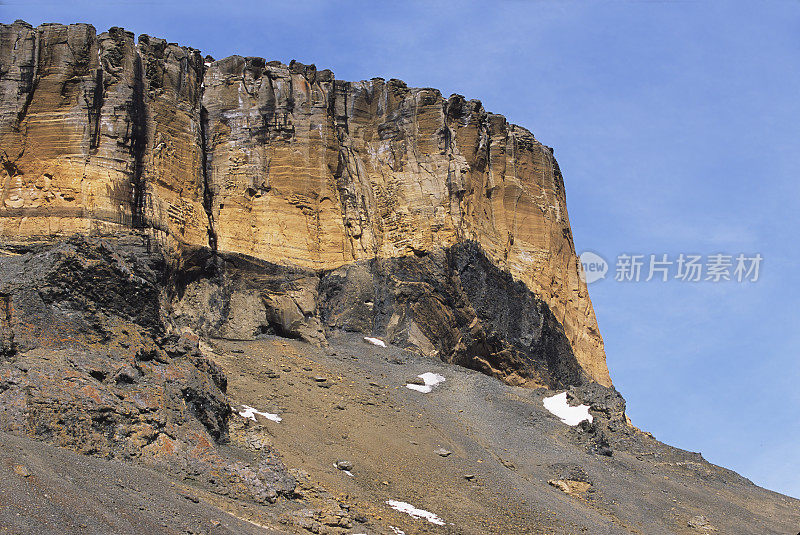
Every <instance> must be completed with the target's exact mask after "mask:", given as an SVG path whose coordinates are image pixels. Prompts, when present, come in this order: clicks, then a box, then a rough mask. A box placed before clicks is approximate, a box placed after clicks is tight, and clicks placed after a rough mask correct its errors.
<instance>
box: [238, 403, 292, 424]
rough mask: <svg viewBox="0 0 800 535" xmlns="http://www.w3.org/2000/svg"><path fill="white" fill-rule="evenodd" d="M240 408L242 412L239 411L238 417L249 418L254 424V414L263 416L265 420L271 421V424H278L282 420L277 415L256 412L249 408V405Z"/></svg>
mask: <svg viewBox="0 0 800 535" xmlns="http://www.w3.org/2000/svg"><path fill="white" fill-rule="evenodd" d="M242 408H243V409H244V410H243V411H239V416H241V417H243V418H250V419H251V420H253V421H254V422H255V421H256V414H260V415H261V416H263V417H264V418H266V419H267V420H272V421H273V422H280V421H281V420H283V418H281V417H280V416H278V415H277V414H272V413H269V412H261V411H257V410H255V409H254V408H253V407H251V406H250V405H242Z"/></svg>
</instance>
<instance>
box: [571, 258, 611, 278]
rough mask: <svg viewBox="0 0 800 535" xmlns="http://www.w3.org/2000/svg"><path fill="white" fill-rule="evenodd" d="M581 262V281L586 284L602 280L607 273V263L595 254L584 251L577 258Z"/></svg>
mask: <svg viewBox="0 0 800 535" xmlns="http://www.w3.org/2000/svg"><path fill="white" fill-rule="evenodd" d="M578 258H580V261H581V279H583V281H584V282H585V283H586V284H591V283H593V282H597V281H599V280H600V279H604V278H605V276H606V273H608V262H606V261H605V259H604V258H603V257H602V256H600V255H599V254H597V253H593V252H591V251H584V252H582V253H581V255H580V256H579V257H578Z"/></svg>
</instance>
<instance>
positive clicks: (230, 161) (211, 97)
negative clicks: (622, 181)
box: [0, 21, 611, 386]
mask: <svg viewBox="0 0 800 535" xmlns="http://www.w3.org/2000/svg"><path fill="white" fill-rule="evenodd" d="M0 157H2V164H3V165H2V170H0V180H1V181H2V191H1V192H0V238H2V240H3V241H4V242H5V243H6V244H13V245H25V244H31V243H33V242H39V241H43V240H44V241H53V240H54V239H57V238H67V237H70V236H75V235H97V236H102V235H111V234H120V233H122V234H125V233H128V234H136V235H139V236H142V237H143V238H144V239H146V240H148V241H149V243H150V244H151V246H152V247H153V248H154V249H157V250H158V251H160V252H161V254H162V255H163V256H164V259H165V265H166V266H168V267H167V268H165V269H167V270H168V271H169V273H170V275H169V277H168V279H169V281H170V283H169V284H166V285H165V287H164V288H165V289H164V291H162V295H161V305H160V306H161V309H162V311H163V312H164V317H165V318H166V319H165V322H166V324H167V329H168V330H169V329H186V328H190V329H192V330H194V331H195V332H198V333H199V334H208V335H212V336H219V337H227V338H240V339H241V338H244V339H247V338H252V337H255V336H258V335H259V334H262V333H267V332H278V333H280V334H284V335H289V336H293V337H299V338H303V339H306V340H309V341H314V342H319V343H324V342H325V340H326V339H328V338H330V336H335V333H336V332H338V331H340V330H354V331H359V332H363V333H365V334H373V335H377V336H380V337H385V338H387V341H390V342H393V343H395V344H398V345H401V346H404V347H408V348H413V349H416V350H418V351H421V352H423V353H425V354H429V355H436V356H438V357H440V358H442V359H443V360H446V361H451V362H458V363H460V364H464V365H466V366H469V367H472V368H476V369H480V370H482V371H484V372H487V373H490V374H492V375H496V376H498V377H500V378H503V379H504V380H506V381H507V382H510V383H512V384H527V385H548V386H553V385H558V384H575V383H580V382H584V381H595V382H598V383H600V384H603V385H610V384H611V380H610V378H609V375H608V370H607V368H606V364H605V356H604V352H603V344H602V339H601V337H600V334H599V332H598V330H597V325H596V320H595V316H594V312H593V310H592V306H591V302H590V300H589V296H588V294H587V291H586V286H585V284H584V283H583V282H582V281H581V280H580V277H579V263H578V260H577V258H576V254H575V250H574V246H573V243H572V236H571V232H570V226H569V220H568V217H567V210H566V204H565V194H564V186H563V181H562V177H561V173H560V171H559V168H558V164H557V163H556V161H555V159H554V157H553V153H552V150H551V149H549V148H548V147H546V146H544V145H542V144H541V143H539V142H538V141H537V140H536V139H535V138H534V136H533V135H532V134H531V133H530V132H529V131H527V130H525V129H523V128H521V127H518V126H515V125H512V124H509V123H508V122H507V121H506V120H505V118H504V117H502V116H500V115H496V114H492V113H489V112H486V111H485V110H484V109H483V107H482V105H481V103H480V102H479V101H476V100H469V101H468V100H465V99H464V98H463V97H461V96H459V95H453V96H451V97H450V98H449V99H445V98H443V97H442V95H441V94H440V93H439V92H438V91H436V90H434V89H416V88H409V87H407V86H406V85H405V84H404V83H403V82H401V81H399V80H389V81H384V80H383V79H373V80H370V81H364V82H343V81H339V80H335V79H334V76H333V74H332V73H331V72H330V71H328V70H322V71H318V70H316V68H315V67H314V66H313V65H311V66H308V65H302V64H299V63H296V62H292V63H291V64H289V65H288V66H287V65H283V64H281V63H278V62H266V61H265V60H263V59H261V58H243V57H239V56H232V57H229V58H225V59H222V60H219V61H214V60H213V59H212V58H210V57H206V58H203V57H202V56H201V54H200V52H198V51H197V50H194V49H191V48H186V47H181V46H178V45H175V44H171V43H167V42H165V41H163V40H160V39H155V38H151V37H148V36H146V35H142V36H140V38H139V40H138V44H136V43H135V42H134V36H133V35H132V34H131V33H130V32H126V31H124V30H122V29H120V28H112V29H111V30H109V31H108V32H105V33H101V34H100V35H96V33H95V30H94V28H93V27H91V26H89V25H85V24H74V25H69V26H64V25H57V24H46V25H42V26H39V27H37V28H33V27H31V26H30V25H28V24H26V23H23V22H19V21H18V22H16V23H14V24H10V25H2V26H0ZM12 297H13V296H12Z"/></svg>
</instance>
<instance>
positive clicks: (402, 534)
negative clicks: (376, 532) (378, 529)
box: [389, 526, 406, 535]
mask: <svg viewBox="0 0 800 535" xmlns="http://www.w3.org/2000/svg"><path fill="white" fill-rule="evenodd" d="M389 529H391V530H392V532H394V535H406V532H405V531H403V530H402V529H400V528H396V527H394V526H389Z"/></svg>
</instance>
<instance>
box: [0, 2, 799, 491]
mask: <svg viewBox="0 0 800 535" xmlns="http://www.w3.org/2000/svg"><path fill="white" fill-rule="evenodd" d="M0 4H4V5H0V20H2V21H4V22H11V21H13V20H14V19H17V18H22V19H24V20H27V21H28V22H30V23H32V24H39V23H41V22H89V23H92V24H94V25H95V27H97V28H98V30H99V31H103V30H105V29H107V28H108V27H110V26H124V27H125V28H126V29H129V30H131V31H133V32H135V33H136V34H137V35H138V34H139V33H148V34H150V35H153V36H157V37H164V38H167V39H168V40H170V41H175V42H179V43H181V44H185V45H189V46H193V47H195V48H198V49H200V50H201V51H202V52H203V53H205V54H211V55H212V56H214V57H215V58H222V57H225V56H227V55H230V54H234V53H236V54H240V55H253V56H263V57H266V58H267V59H279V60H282V61H284V62H288V61H289V60H291V59H297V60H299V61H302V62H304V63H315V64H316V65H317V67H319V68H330V69H331V70H333V71H334V73H335V74H336V76H337V78H339V79H344V80H360V79H368V78H371V77H373V76H382V77H384V78H387V79H388V78H400V79H403V80H405V81H406V82H407V83H409V85H414V86H424V87H436V88H439V89H441V90H442V92H443V93H444V94H445V96H447V95H449V94H450V93H460V94H463V95H465V96H466V97H467V98H479V99H480V100H482V101H483V103H484V106H485V107H486V109H488V110H491V111H493V112H496V113H502V114H504V115H506V116H507V117H508V118H509V120H510V121H511V122H514V123H517V124H520V125H523V126H525V127H527V128H529V129H530V130H531V131H533V132H534V134H535V135H536V137H537V138H538V139H539V140H540V141H542V142H543V143H545V144H547V145H550V146H553V147H554V148H555V154H556V157H557V158H558V161H559V164H560V166H561V169H562V172H563V174H564V177H565V181H566V188H567V199H568V208H569V213H570V217H571V221H572V227H573V232H574V237H575V243H576V247H577V249H578V251H582V250H586V249H590V250H593V251H596V252H598V253H600V254H601V255H603V256H604V257H605V258H606V259H608V260H609V261H610V262H611V263H612V266H611V267H612V271H613V269H614V266H613V263H614V260H615V258H616V256H617V255H618V254H620V253H626V252H627V253H639V254H650V253H655V254H659V255H660V254H664V253H666V254H670V255H672V256H675V255H677V254H679V253H699V254H704V255H707V254H714V253H720V252H722V253H728V254H737V253H740V252H744V253H761V255H762V256H763V257H764V261H763V264H762V267H761V278H760V280H759V281H758V282H756V283H750V284H745V283H743V284H738V283H720V284H714V283H707V282H706V283H684V282H679V281H670V282H667V283H661V282H650V283H644V282H639V283H620V282H615V281H613V280H608V279H606V280H603V281H599V282H597V283H594V284H592V285H591V287H590V294H591V296H592V299H593V301H594V305H595V309H596V312H597V317H598V321H599V324H600V330H601V332H602V334H603V336H604V338H605V342H606V350H607V354H608V364H609V367H610V369H611V375H612V378H613V379H614V382H615V384H616V386H617V388H618V389H619V390H620V391H621V392H622V394H623V395H624V396H625V397H626V399H627V401H628V412H629V415H630V416H631V418H632V419H633V421H634V423H635V424H637V425H638V426H639V427H642V428H643V429H646V430H648V431H651V432H652V433H653V434H654V435H655V436H656V437H657V438H659V439H660V440H663V441H665V442H668V443H670V444H673V445H676V446H679V447H682V448H685V449H688V450H692V451H700V452H702V453H703V455H704V456H705V457H706V458H707V459H709V460H710V461H711V462H714V463H716V464H720V465H724V466H726V467H729V468H732V469H734V470H736V471H738V472H740V473H741V474H743V475H745V476H746V477H748V478H750V479H752V480H753V481H754V482H756V483H758V484H759V485H762V486H765V487H767V488H771V489H773V490H777V491H780V492H783V493H787V494H790V495H793V496H796V497H800V478H798V477H797V474H798V473H800V446H798V445H800V388H798V385H800V358H798V346H800V312H799V311H798V301H800V291H799V290H798V283H797V279H798V269H799V268H800V251H799V250H798V243H800V240H798V237H797V233H798V230H800V210H798V208H800V206H798V205H799V204H800V202H798V201H799V200H800V180H798V171H800V151H798V145H797V143H798V140H800V2H798V1H796V0H763V1H760V2H737V1H732V0H727V1H716V2H715V1H707V2H694V1H690V0H687V1H640V2H634V1H625V0H616V1H610V0H609V1H599V0H596V1H589V0H587V1H580V2H579V1H568V0H566V1H533V0H531V1H522V0H505V1H500V2H495V3H493V4H489V3H486V2H461V3H444V2H435V1H427V2H402V3H400V2H396V3H385V5H384V3H380V2H346V1H345V2H335V3H334V2H330V3H323V2H310V1H309V2H307V1H302V0H295V1H293V2H276V3H269V2H235V1H228V2H213V3H212V2H203V1H192V2H178V1H174V2H170V1H169V0H167V1H159V2H148V1H140V2H121V1H117V2H113V1H112V2H106V3H102V5H99V4H101V3H100V2H73V3H69V2H64V1H61V2H47V1H44V2H43V1H37V0H26V1H24V2H23V1H15V0H11V1H9V0H5V1H4V2H0ZM612 275H613V273H612Z"/></svg>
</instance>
